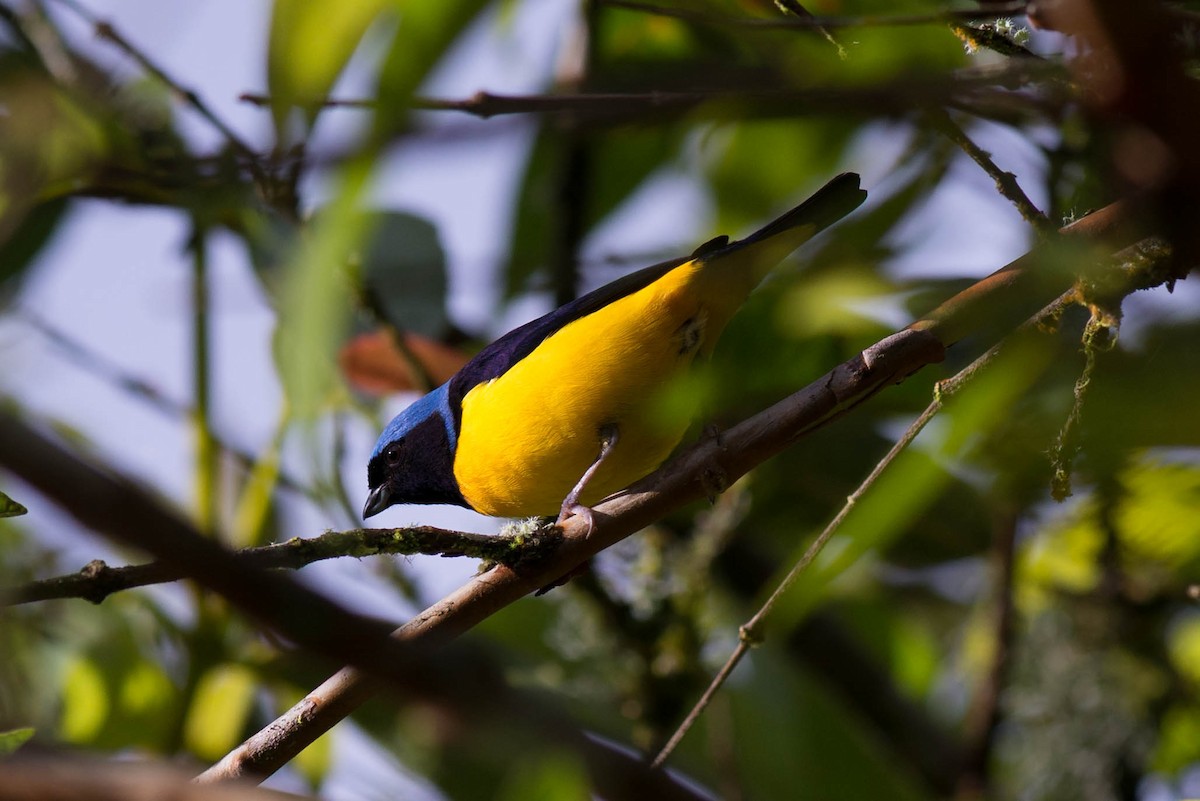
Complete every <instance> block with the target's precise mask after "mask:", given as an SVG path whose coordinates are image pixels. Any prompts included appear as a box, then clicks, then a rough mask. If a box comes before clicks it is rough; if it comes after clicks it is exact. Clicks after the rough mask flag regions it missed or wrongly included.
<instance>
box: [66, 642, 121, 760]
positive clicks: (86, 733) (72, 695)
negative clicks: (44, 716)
mask: <svg viewBox="0 0 1200 801" xmlns="http://www.w3.org/2000/svg"><path fill="white" fill-rule="evenodd" d="M108 713H109V696H108V688H107V686H106V682H105V680H104V674H103V673H102V672H101V670H100V668H99V666H98V665H97V664H96V663H95V662H94V661H92V660H91V659H88V658H87V657H85V656H80V657H78V658H76V659H75V660H73V661H72V662H71V663H70V664H69V665H68V667H67V670H66V673H65V676H64V682H63V697H62V716H61V717H60V719H59V724H58V725H59V733H60V735H61V736H62V738H63V739H64V740H66V741H67V742H69V743H81V744H82V743H89V742H91V741H92V740H94V739H95V738H96V737H97V736H98V735H99V734H100V731H101V730H102V729H103V727H104V721H105V720H107V719H108Z"/></svg>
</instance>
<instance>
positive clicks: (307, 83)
mask: <svg viewBox="0 0 1200 801" xmlns="http://www.w3.org/2000/svg"><path fill="white" fill-rule="evenodd" d="M387 6H388V3H387V0H336V1H331V0H327V1H326V2H319V0H275V8H274V11H273V13H272V15H271V33H270V43H269V45H268V47H267V89H268V91H269V92H270V94H271V110H272V114H273V116H274V119H275V130H276V136H277V138H278V141H279V142H280V143H283V142H286V141H287V136H286V130H285V128H286V124H287V119H288V116H289V114H290V112H291V110H292V109H293V108H300V109H302V110H303V111H304V113H305V114H306V116H307V119H308V122H309V123H310V124H311V122H312V121H313V120H314V119H315V118H316V116H317V114H318V113H319V112H320V108H321V103H322V101H324V100H325V99H326V97H328V95H329V91H330V89H332V88H333V84H334V82H335V81H337V78H338V76H339V75H341V73H342V70H343V69H344V68H345V66H346V63H347V62H348V61H349V60H350V57H351V56H352V55H353V54H354V51H355V49H357V47H358V44H359V42H360V41H361V40H362V38H363V34H365V33H366V31H367V28H368V27H370V25H371V23H372V22H373V21H374V20H375V18H376V17H377V16H378V15H379V13H380V12H381V11H383V9H384V8H386V7H387Z"/></svg>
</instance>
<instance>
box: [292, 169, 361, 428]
mask: <svg viewBox="0 0 1200 801" xmlns="http://www.w3.org/2000/svg"><path fill="white" fill-rule="evenodd" d="M370 170H371V167H370V165H369V163H367V162H362V161H359V162H353V163H351V164H349V165H347V167H346V168H345V169H344V170H343V172H342V174H341V176H340V186H338V188H337V191H336V194H335V197H334V200H333V202H332V203H331V204H330V205H328V206H326V207H325V208H324V209H323V210H322V211H321V212H320V214H318V215H316V216H315V218H314V219H313V221H312V223H311V225H310V226H309V228H308V229H307V230H305V231H303V232H302V235H301V236H300V238H299V242H298V243H297V249H296V251H295V252H293V254H292V258H291V261H290V264H289V265H288V268H287V270H286V272H285V274H284V275H283V279H282V280H283V287H282V302H281V305H280V310H279V325H278V327H277V328H276V329H275V358H276V362H277V364H278V366H279V373H280V378H281V379H282V381H283V386H284V390H285V392H286V394H287V399H288V401H289V402H290V404H291V407H292V412H293V415H294V416H295V417H296V418H297V419H300V420H311V419H313V418H315V417H316V416H317V414H318V413H319V412H320V410H321V408H322V407H323V405H324V404H325V402H326V401H327V400H328V399H329V397H330V394H331V392H332V391H333V388H334V387H335V386H336V385H337V371H336V369H335V365H336V364H337V358H336V356H337V348H338V346H339V345H340V344H341V343H342V341H343V340H344V338H345V334H346V331H347V329H348V326H349V320H350V310H351V308H352V307H353V300H354V295H353V288H354V287H355V286H356V285H357V284H358V283H359V281H358V277H357V273H358V259H357V257H356V255H355V254H356V253H358V252H359V251H360V248H361V246H362V242H363V241H364V239H365V237H366V235H367V233H368V231H369V223H370V221H371V219H372V217H371V215H370V214H368V213H367V212H365V211H364V210H363V208H362V203H363V201H364V199H365V196H366V190H367V185H368V183H369V177H370Z"/></svg>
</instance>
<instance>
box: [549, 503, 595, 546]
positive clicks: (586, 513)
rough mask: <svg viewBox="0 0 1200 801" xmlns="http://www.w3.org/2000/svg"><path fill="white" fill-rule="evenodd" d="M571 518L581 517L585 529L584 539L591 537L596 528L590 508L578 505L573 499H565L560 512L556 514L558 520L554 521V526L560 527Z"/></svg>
mask: <svg viewBox="0 0 1200 801" xmlns="http://www.w3.org/2000/svg"><path fill="white" fill-rule="evenodd" d="M572 517H582V518H583V522H584V524H585V525H586V526H587V528H585V529H584V532H583V536H584V537H585V538H587V537H590V536H592V529H594V528H595V527H596V516H595V515H594V514H593V513H592V510H591V507H588V506H584V505H583V504H582V503H578V502H577V501H575V500H574V499H573V498H567V500H566V501H564V502H563V505H562V510H561V511H559V513H558V520H555V521H554V525H556V526H561V525H562V524H563V523H565V522H567V520H568V519H570V518H572Z"/></svg>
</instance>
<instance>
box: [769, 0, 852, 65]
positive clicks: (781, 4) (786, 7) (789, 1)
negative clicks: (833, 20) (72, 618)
mask: <svg viewBox="0 0 1200 801" xmlns="http://www.w3.org/2000/svg"><path fill="white" fill-rule="evenodd" d="M775 7H776V8H778V9H779V10H780V11H782V12H783V13H784V14H791V15H793V16H794V17H796V18H797V19H802V20H816V19H817V18H816V16H815V15H814V14H813V13H812V12H811V11H809V10H808V9H807V8H805V7H804V6H803V5H802V4H801V3H800V0H775ZM815 30H816V31H817V32H818V33H820V34H821V36H822V37H824V39H825V41H827V42H829V43H830V44H831V45H833V46H834V49H836V50H837V53H838V58H841V59H845V58H846V56H847V54H846V48H844V47H842V43H841V42H839V41H838V40H837V39H835V38H833V34H832V33H830V31H829V28H827V27H825V26H824V25H819V24H818V25H817V26H816V28H815Z"/></svg>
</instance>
